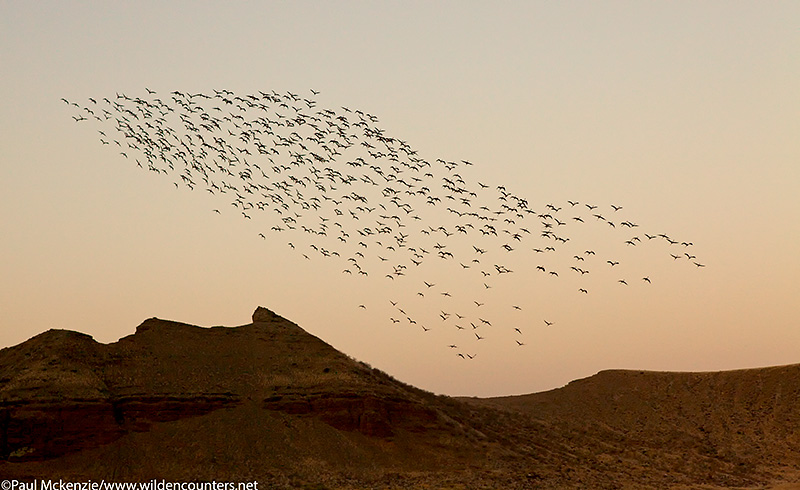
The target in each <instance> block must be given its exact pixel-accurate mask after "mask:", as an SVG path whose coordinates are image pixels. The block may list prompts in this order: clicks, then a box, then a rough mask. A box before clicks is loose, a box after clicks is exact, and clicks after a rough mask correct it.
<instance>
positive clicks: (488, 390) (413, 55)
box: [0, 2, 800, 396]
mask: <svg viewBox="0 0 800 490" xmlns="http://www.w3.org/2000/svg"><path fill="white" fill-rule="evenodd" d="M578 5H580V7H579V6H578ZM797 19H800V6H798V4H797V3H796V2H703V3H702V4H697V3H694V2H656V3H651V2H648V3H645V4H643V3H640V2H605V3H603V4H597V5H590V6H584V4H556V3H551V2H507V3H502V4H500V5H497V4H492V5H489V4H488V3H478V2H469V3H467V2H436V3H431V2H402V3H401V2H381V3H369V2H336V3H334V4H327V3H322V2H320V3H314V2H292V3H291V4H289V3H283V2H249V3H241V2H234V3H228V2H225V3H209V2H206V3H203V4H201V5H197V4H195V3H189V2H186V3H183V2H170V3H169V4H168V5H167V6H164V5H161V4H160V3H158V2H144V3H142V2H137V3H136V4H130V5H122V4H112V5H108V4H106V3H101V2H70V3H68V4H64V3H62V2H36V3H31V2H3V3H2V4H0V66H2V73H3V76H2V77H0V90H2V93H3V94H4V96H3V97H0V148H2V154H1V155H0V187H1V188H2V192H0V209H2V210H3V212H2V222H0V224H2V228H3V230H4V231H3V234H2V237H3V238H2V242H0V243H2V249H3V253H2V254H0V285H1V286H2V293H3V294H2V295H0V312H2V317H3V320H2V325H1V326H0V346H10V345H14V344H17V343H19V342H22V341H24V340H25V339H27V338H29V337H31V336H33V335H36V334H38V333H41V332H42V331H45V330H47V329H49V328H66V329H71V330H78V331H81V332H85V333H88V334H91V335H93V336H94V338H95V339H97V340H98V341H100V342H112V341H115V340H117V339H118V338H119V337H121V336H124V335H128V334H130V333H132V332H133V331H134V329H135V327H136V326H137V325H138V324H139V323H141V322H142V321H143V320H144V319H146V318H149V317H153V316H157V317H160V318H166V319H172V320H178V321H183V322H187V323H193V324H198V325H203V326H211V325H229V326H234V325H240V324H245V323H248V322H249V319H250V315H251V313H252V311H253V310H254V309H255V308H256V306H258V305H262V306H266V307H268V308H270V309H272V310H274V311H276V312H277V313H279V314H281V315H283V316H285V317H286V318H288V319H290V320H292V321H294V322H296V323H298V324H299V325H301V326H302V327H303V328H305V329H306V330H307V331H309V332H310V333H312V334H314V335H316V336H318V337H320V338H322V339H323V340H325V341H327V342H328V343H330V344H332V345H333V346H335V347H336V348H338V349H340V350H342V351H344V352H346V353H347V354H349V355H351V356H353V357H355V358H357V359H359V360H363V361H366V362H369V363H370V364H372V365H373V366H375V367H378V368H380V369H382V370H384V371H386V372H388V373H390V374H392V375H393V376H395V377H397V378H398V379H400V380H402V381H405V382H408V383H411V384H414V385H417V386H420V387H422V388H425V389H428V390H431V391H434V392H437V393H445V394H451V395H481V396H484V395H487V396H488V395H504V394H515V393H527V392H533V391H540V390H545V389H550V388H554V387H558V386H561V385H563V384H565V383H566V382H568V381H570V380H572V379H576V378H580V377H585V376H589V375H591V374H594V373H595V372H597V371H599V370H602V369H610V368H631V369H654V370H675V371H678V370H684V371H685V370H722V369H734V368H744V367H755V366H767V365H776V364H789V363H796V362H800V357H798V352H800V322H798V315H800V301H798V298H800V286H799V285H798V284H800V283H799V282H798V279H797V278H798V277H800V256H798V254H797V251H798V250H800V199H799V198H798V195H800V163H798V162H800V138H798V134H800V92H798V90H797V87H798V86H800V57H798V52H800V30H798V28H797ZM145 87H148V88H150V89H153V90H156V91H158V92H159V93H167V92H170V91H172V90H182V91H189V92H207V93H212V92H213V90H214V89H222V88H225V89H229V90H233V91H235V92H237V93H242V94H246V93H255V92H257V91H259V90H261V91H271V90H275V91H277V92H285V91H293V92H302V93H305V94H308V93H310V92H309V89H311V88H313V89H315V90H319V91H321V93H320V95H318V96H316V99H317V100H318V102H319V103H320V105H323V106H329V107H333V108H338V107H339V106H343V105H344V106H348V107H352V108H354V109H355V108H358V109H361V110H364V111H367V112H370V113H372V114H375V115H377V116H378V118H379V120H380V126H381V127H382V128H384V129H385V130H386V131H387V133H388V134H390V135H392V136H395V137H398V138H401V139H403V140H405V141H407V142H408V143H409V144H410V145H411V146H412V147H414V148H415V149H416V150H418V151H419V153H420V154H421V155H422V156H424V157H425V158H428V159H431V160H434V159H436V158H443V159H446V160H455V161H460V160H461V159H464V160H469V161H472V162H474V163H475V165H474V167H472V168H470V176H471V178H472V179H474V180H475V181H477V180H480V181H482V182H488V183H491V184H493V185H505V186H506V187H507V188H508V189H509V190H510V191H512V192H514V193H515V194H516V195H518V196H520V197H524V198H526V199H527V200H528V201H529V203H530V205H531V207H532V208H533V209H536V210H537V211H538V210H540V209H544V206H545V205H546V204H547V203H553V204H556V205H558V206H563V205H565V203H566V201H567V200H577V201H580V202H582V203H584V202H586V203H594V204H597V205H600V206H605V207H606V210H607V212H611V211H610V210H609V209H608V207H609V205H610V204H617V205H622V206H623V210H622V211H620V213H626V214H625V216H626V219H629V220H631V221H634V222H636V223H639V224H640V225H641V228H642V229H641V231H642V232H648V233H653V232H656V233H667V234H669V235H670V236H675V237H677V238H679V239H681V240H689V241H692V242H693V243H694V246H693V248H692V250H693V252H694V253H696V255H698V257H702V260H703V261H704V262H705V263H706V265H707V266H706V267H705V268H703V269H698V268H695V267H676V264H675V263H673V262H672V259H671V258H670V257H669V256H668V254H666V253H663V252H664V251H662V250H656V249H649V250H647V251H646V252H642V253H640V252H638V251H637V252H635V253H634V252H632V251H630V250H627V251H626V250H624V248H623V250H622V251H620V253H621V254H627V255H626V258H629V260H628V262H626V263H627V264H629V265H630V267H631V272H630V273H631V274H632V276H631V277H635V278H638V277H639V276H638V275H637V274H641V275H648V276H649V277H651V278H652V279H653V284H652V285H651V286H652V287H647V288H645V287H643V285H642V284H639V283H640V282H641V281H638V282H637V284H636V285H635V287H631V288H628V289H627V290H621V289H620V288H615V287H612V286H613V285H614V284H613V281H612V282H608V283H601V282H600V281H599V279H597V281H598V282H597V284H596V285H595V286H594V287H593V289H592V294H590V295H580V294H577V293H576V292H575V288H574V287H572V284H571V283H568V282H567V281H566V280H565V281H562V282H561V283H553V282H548V281H544V280H543V279H542V278H541V277H540V276H537V275H536V274H535V262H531V263H528V262H526V261H525V260H520V261H518V263H519V265H520V267H523V268H522V269H517V270H516V271H515V273H514V277H513V278H512V279H508V280H507V281H506V283H505V284H504V285H503V286H498V287H497V289H496V290H492V294H493V295H495V296H493V297H491V299H492V301H494V303H495V304H497V305H506V304H511V303H523V304H524V306H525V308H524V310H523V311H521V312H518V311H508V310H502V306H497V308H498V309H497V311H496V312H494V313H493V316H492V318H493V320H494V321H493V323H495V324H497V327H498V332H500V329H505V332H506V333H502V334H501V333H496V334H494V333H493V334H492V335H490V336H489V337H487V339H485V341H483V343H482V344H480V345H479V346H477V345H476V346H475V352H477V353H478V356H477V357H476V358H475V359H474V360H472V361H463V360H462V359H460V358H458V357H456V356H455V355H453V352H451V351H450V349H448V348H447V347H446V346H447V344H449V343H450V342H451V341H454V339H455V341H457V342H462V340H463V342H462V344H463V345H465V346H468V345H469V346H470V347H465V348H469V349H472V347H471V346H472V345H473V344H468V343H467V339H462V338H460V337H457V335H459V334H460V333H459V332H454V331H452V330H447V329H446V328H444V326H440V325H436V326H437V329H436V330H433V331H431V332H427V333H423V332H422V331H420V330H416V329H409V328H405V329H400V328H398V327H399V326H398V325H392V324H391V322H388V321H387V317H388V316H389V313H388V312H389V310H388V309H387V308H388V307H389V304H388V300H389V299H390V298H391V297H397V296H398V295H402V294H410V296H412V297H413V295H414V292H415V291H416V287H417V285H416V284H418V282H417V283H412V286H409V289H408V290H402V289H399V288H401V286H397V287H395V289H393V287H392V286H390V285H388V284H386V283H385V282H381V281H378V280H377V279H376V280H363V281H359V280H357V278H350V277H348V276H346V275H343V274H342V273H341V267H340V266H339V265H340V264H338V263H332V262H328V261H325V260H312V261H306V260H304V259H303V258H302V256H300V255H299V254H298V253H296V252H292V251H291V250H290V249H289V248H288V247H287V246H286V241H285V240H284V239H283V238H282V237H280V238H276V239H274V240H272V239H271V240H262V239H261V238H260V237H259V236H258V233H259V232H260V231H262V229H261V228H259V225H260V223H251V222H248V221H246V220H243V219H242V218H241V216H240V215H239V216H237V214H236V213H235V212H227V213H221V214H219V215H218V214H216V213H213V212H211V210H212V209H214V208H220V207H221V206H228V208H230V206H229V204H227V203H225V202H222V201H219V200H215V199H214V198H213V197H212V196H209V195H204V194H203V193H201V192H197V191H195V192H190V191H188V190H185V189H180V190H176V189H175V187H174V186H173V185H172V184H171V182H170V181H169V180H168V179H160V178H157V177H155V176H154V175H152V174H150V173H148V172H144V171H141V170H140V169H138V168H136V167H135V166H134V165H131V164H130V162H128V161H126V160H125V159H124V158H122V157H121V156H120V155H119V154H118V152H116V151H114V150H113V149H109V148H108V147H104V146H103V145H101V144H100V143H99V141H98V139H97V134H96V132H95V131H94V129H88V128H87V127H82V126H81V125H78V124H75V123H74V121H73V120H72V119H71V117H70V116H71V114H72V112H71V111H69V109H68V108H67V107H65V105H64V104H63V102H61V101H60V100H59V99H60V98H61V97H66V98H67V99H70V100H75V101H78V102H82V103H83V102H85V101H86V100H87V98H88V97H95V98H102V97H113V96H115V94H116V93H118V92H120V93H127V94H130V95H134V96H145V95H146V92H145ZM434 218H435V217H434V216H433V215H431V219H434ZM573 239H574V240H575V242H574V243H575V244H576V246H580V247H583V245H584V244H586V246H587V248H591V247H598V248H600V247H610V248H612V249H613V247H615V246H616V247H619V246H620V241H619V240H618V236H617V235H613V234H611V233H610V232H609V231H607V230H605V229H604V230H600V231H587V232H586V233H582V234H576V235H575V236H574V237H573ZM306 245H307V244H306ZM569 258H570V256H565V258H564V262H563V264H562V265H564V264H566V265H571V263H570V262H568V260H567V259H569ZM683 265H688V264H683ZM526 269H527V270H526ZM531 269H533V270H531ZM426 274H431V277H441V278H442V280H443V281H447V280H450V281H451V283H453V282H455V283H457V282H458V281H457V280H454V279H453V278H452V277H448V274H449V273H448V271H447V270H446V269H439V268H437V267H434V268H433V269H431V270H430V272H427V271H426ZM426 277H427V276H426ZM421 279H423V278H422V277H419V278H415V279H413V280H416V281H419V280H421ZM565 279H566V278H565ZM637 280H638V279H637ZM454 286H455V287H460V288H464V289H465V290H469V288H471V287H473V286H475V285H474V284H454ZM478 286H481V285H480V284H479V285H478ZM632 286H633V285H632ZM403 287H404V286H403ZM486 294H488V293H486ZM409 302H411V300H409ZM359 304H365V305H366V306H367V309H366V310H365V309H361V308H358V305H359ZM426 305H427V303H426V304H423V305H422V306H420V308H427V307H428V306H426ZM430 309H431V311H432V314H433V316H435V314H438V311H435V310H438V309H439V305H435V304H434V303H430ZM545 318H547V319H548V320H553V321H555V322H556V323H555V324H554V325H553V326H552V327H547V326H546V325H545V324H544V322H543V319H545ZM514 326H517V327H520V328H521V329H522V330H524V334H523V337H520V338H524V343H525V344H526V345H525V346H522V347H518V346H516V345H515V344H513V343H512V342H513V339H514V338H515V337H514V336H513V335H510V334H508V333H507V332H508V331H511V328H512V327H514ZM493 328H494V327H493ZM454 336H455V337H454Z"/></svg>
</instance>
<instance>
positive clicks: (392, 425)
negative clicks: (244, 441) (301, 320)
mask: <svg viewBox="0 0 800 490" xmlns="http://www.w3.org/2000/svg"><path fill="white" fill-rule="evenodd" d="M419 393H420V392H419V390H414V389H411V387H407V386H405V385H402V384H401V383H398V382H396V381H394V380H392V379H391V378H389V377H388V376H386V375H385V374H383V373H380V372H377V371H376V370H372V369H371V368H369V367H368V366H366V365H363V364H361V363H358V362H356V361H354V360H352V359H350V358H348V357H347V356H345V355H343V354H341V353H340V352H338V351H336V350H335V349H333V348H332V347H330V346H329V345H328V344H326V343H324V342H322V341H321V340H319V339H318V338H316V337H314V336H312V335H310V334H308V333H306V332H305V331H304V330H302V329H301V328H300V327H298V326H297V325H294V324H293V323H291V322H289V321H287V320H285V319H284V318H282V317H280V316H278V315H277V314H275V313H274V312H272V311H270V310H268V309H266V308H261V307H259V308H258V309H257V310H256V311H255V312H254V314H253V323H251V324H249V325H244V326H241V327H234V328H225V327H213V328H200V327H195V326H191V325H187V324H182V323H177V322H170V321H164V320H159V319H155V318H151V319H149V320H146V321H145V322H143V323H142V324H141V325H140V326H139V327H137V329H136V333H135V334H133V335H131V336H128V337H125V338H123V339H120V340H119V341H118V342H115V343H112V344H100V343H97V342H96V341H94V339H92V338H91V337H90V336H88V335H84V334H80V333H76V332H69V331H63V330H50V331H48V332H45V333H43V334H41V335H38V336H36V337H34V338H32V339H30V340H28V341H27V342H24V343H23V344H20V345H18V346H16V347H12V348H8V349H3V350H2V351H0V458H2V459H5V460H8V461H26V460H45V459H48V458H54V457H58V456H61V455H64V454H69V453H73V452H76V451H80V450H83V449H87V448H92V447H96V446H99V445H103V444H108V443H110V442H113V441H115V440H116V439H118V438H120V437H122V436H123V435H125V434H128V433H131V432H141V431H146V430H148V429H149V428H150V427H151V426H152V424H154V423H158V422H170V421H175V420H180V419H184V418H188V417H196V416H200V415H204V414H208V413H209V412H212V411H215V410H220V409H225V408H232V407H235V406H237V405H240V404H241V403H242V402H243V401H249V402H256V403H258V404H259V405H260V406H261V407H262V409H264V410H269V411H277V412H281V413H286V414H292V415H303V416H308V417H314V418H317V419H318V420H320V421H322V422H325V423H327V424H329V425H330V426H331V427H333V428H336V429H338V430H342V431H353V432H358V433H361V434H363V435H366V436H368V437H375V438H391V437H392V436H394V435H395V433H396V432H397V431H398V430H408V431H426V430H433V431H436V430H448V429H446V428H445V427H444V426H443V425H442V423H441V420H440V416H439V415H438V414H437V412H436V410H434V409H431V408H429V407H427V406H425V404H423V403H422V402H421V401H420V400H417V399H415V398H416V397H417V395H418V394H419Z"/></svg>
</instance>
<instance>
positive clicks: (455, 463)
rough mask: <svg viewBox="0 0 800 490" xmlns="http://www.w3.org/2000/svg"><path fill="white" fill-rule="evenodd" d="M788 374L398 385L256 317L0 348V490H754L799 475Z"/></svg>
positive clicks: (148, 326) (274, 319) (60, 335)
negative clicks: (541, 389)
mask: <svg viewBox="0 0 800 490" xmlns="http://www.w3.org/2000/svg"><path fill="white" fill-rule="evenodd" d="M798 374H800V366H786V367H779V368H766V369H757V370H747V371H734V372H727V373H649V372H630V371H606V372H601V373H599V374H597V375H595V376H593V377H590V378H587V379H584V380H579V381H575V382H572V383H570V384H569V385H567V386H565V387H564V388H561V389H558V390H553V391H549V392H545V393H537V394H532V395H523V396H515V397H503V398H490V399H477V398H467V399H462V398H458V399H457V398H451V397H446V396H437V395H434V394H432V393H428V392H425V391H423V390H420V389H417V388H414V387H412V386H409V385H407V384H404V383H401V382H399V381H397V380H395V379H393V378H392V377H391V376H389V375H387V374H385V373H383V372H381V371H379V370H377V369H373V368H371V367H370V366H368V365H366V364H364V363H361V362H358V361H356V360H354V359H352V358H350V357H348V356H347V355H345V354H343V353H341V352H339V351H337V350H336V349H334V348H333V347H331V346H330V345H328V344H326V343H325V342H323V341H322V340H320V339H318V338H317V337H314V336H313V335H310V334H308V333H307V332H305V331H304V330H303V329H301V328H300V327H299V326H297V325H295V324H294V323H292V322H290V321H288V320H286V319H284V318H282V317H280V316H278V315H276V314H275V313H273V312H271V311H270V310H268V309H266V308H258V309H257V310H256V311H255V312H254V314H253V321H252V323H250V324H248V325H243V326H239V327H211V328H201V327H197V326H192V325H187V324H183V323H178V322H173V321H166V320H159V319H155V318H151V319H149V320H146V321H145V322H143V323H142V324H141V325H139V326H138V327H137V328H136V332H135V333H134V334H133V335H130V336H127V337H124V338H122V339H120V340H119V341H117V342H114V343H111V344H100V343H97V342H96V341H94V340H93V339H92V338H91V337H90V336H88V335H85V334H81V333H76V332H70V331H64V330H50V331H47V332H44V333H42V334H40V335H37V336H36V337H33V338H31V339H29V340H28V341H26V342H23V343H22V344H19V345H17V346H14V347H9V348H6V349H2V350H0V475H2V476H3V477H4V478H18V479H21V480H31V479H34V478H36V479H41V478H56V479H57V478H61V479H64V480H72V481H85V480H87V479H92V480H94V481H99V480H101V479H105V480H106V481H148V480H151V479H153V478H159V479H162V478H163V479H166V480H170V481H212V480H215V481H236V482H239V481H254V480H257V481H259V482H260V483H261V484H262V488H343V489H344V488H581V487H582V488H665V487H673V488H680V487H683V488H698V487H700V486H701V485H702V486H706V488H714V487H734V486H735V487H759V486H762V487H763V486H764V485H768V484H773V483H776V482H781V481H790V480H792V479H793V478H794V477H795V474H796V473H797V470H798V464H800V439H799V438H800V431H798V428H800V415H798V411H797V407H798V393H800V376H798Z"/></svg>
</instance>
